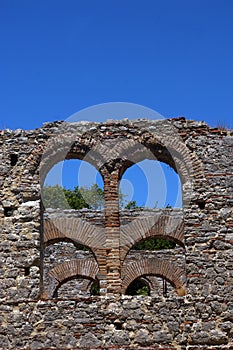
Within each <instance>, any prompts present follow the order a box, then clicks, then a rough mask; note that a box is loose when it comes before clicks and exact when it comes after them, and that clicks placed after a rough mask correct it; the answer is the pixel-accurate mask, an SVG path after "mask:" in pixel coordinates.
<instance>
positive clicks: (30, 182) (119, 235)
mask: <svg viewBox="0 0 233 350" xmlns="http://www.w3.org/2000/svg"><path fill="white" fill-rule="evenodd" d="M61 124H62V123H60V122H55V123H48V124H46V125H44V126H43V127H42V128H40V129H36V130H33V131H28V130H15V131H11V130H3V131H1V141H0V142H1V154H0V157H1V166H0V175H1V177H0V186H1V202H0V205H1V207H0V215H1V242H0V247H1V248H0V249H1V254H0V286H1V288H0V301H1V305H0V323H1V327H0V348H2V349H65V348H67V349H76V348H80V349H82V348H89V349H94V348H102V349H111V348H120V349H127V348H132V349H133V348H136V349H140V348H142V349H146V348H148V349H156V348H164V349H165V348H166V349H201V348H203V349H207V348H208V349H231V348H233V344H232V343H231V342H232V337H233V249H232V248H233V220H232V202H233V200H232V190H233V178H232V174H233V163H232V150H233V137H232V132H231V131H229V130H220V129H211V128H209V127H208V125H206V124H205V123H201V122H194V121H187V120H185V119H184V118H180V119H173V120H170V121H167V122H165V124H164V123H162V122H158V121H145V120H143V121H142V120H135V121H128V120H122V121H109V122H106V123H104V124H98V123H83V122H82V123H80V124H79V125H78V126H77V125H76V126H75V137H74V132H73V130H72V126H70V125H65V132H64V133H63V134H62V135H61V133H60V127H61ZM171 128H175V130H176V134H177V135H179V138H177V137H176V138H174V131H173V132H172V133H170V130H171ZM64 135H65V137H64ZM67 140H68V141H67ZM112 140H113V141H114V144H112V143H111V142H112ZM69 142H71V143H70V145H72V147H71V148H70V150H69V152H68V156H67V152H66V155H65V156H66V158H80V159H83V158H84V157H85V159H87V160H89V161H90V162H92V163H93V162H97V163H98V167H99V168H100V169H101V175H102V176H103V178H104V183H105V191H106V193H105V213H104V214H105V215H104V223H103V227H104V232H102V231H101V230H102V228H101V225H99V226H98V225H97V226H98V227H99V228H98V229H99V231H98V230H97V229H95V230H97V231H98V233H99V236H98V239H97V240H92V242H90V243H88V241H85V242H86V244H87V245H88V244H90V245H92V251H94V252H95V256H96V260H95V261H96V265H95V266H97V268H96V271H95V269H94V270H93V269H92V270H89V272H90V271H92V273H93V274H94V275H93V278H94V277H96V276H97V277H98V279H99V280H100V281H101V286H100V287H101V293H102V296H100V297H87V298H83V297H77V298H72V299H66V300H64V298H63V299H56V298H52V297H51V296H50V295H48V294H49V293H45V291H46V288H45V285H44V284H45V280H44V275H43V268H44V264H45V263H46V261H44V256H43V252H44V249H45V243H46V242H45V241H46V234H47V237H49V235H50V234H51V232H52V231H49V230H47V233H46V220H45V218H42V215H41V212H42V210H41V209H42V206H41V202H40V199H41V178H43V176H44V175H43V174H46V173H47V172H48V171H49V168H50V167H51V165H53V164H55V163H56V162H57V161H59V160H61V159H62V157H63V159H64V150H66V146H67V144H68V146H69ZM109 144H110V145H111V146H112V145H113V146H114V147H115V149H114V148H113V147H109ZM54 145H55V147H54ZM141 145H142V146H143V149H142V148H140V147H141ZM95 147H96V148H95ZM97 148H98V149H99V156H98V157H97V158H96V153H95V155H93V153H92V152H91V151H92V150H93V149H95V150H96V149H97ZM109 149H111V152H110V153H111V154H110V155H109V152H108V150H109ZM113 149H114V152H116V154H117V160H116V161H114V162H112V161H111V159H110V158H111V157H112V154H113V153H114V152H113V151H112V150H113ZM145 149H146V151H145ZM125 150H128V154H127V152H126V151H125ZM147 150H148V153H147ZM151 153H153V155H155V156H156V157H157V159H158V160H161V161H165V162H167V163H168V164H170V165H171V166H172V167H174V168H176V170H177V171H178V173H179V175H180V178H181V181H182V187H183V210H182V224H181V225H180V226H179V227H180V229H179V230H177V231H176V230H173V231H172V233H170V235H171V236H172V238H173V239H174V238H175V239H177V241H181V242H182V244H183V248H182V249H184V262H185V263H184V273H183V272H182V274H181V275H180V277H182V278H181V279H178V280H177V279H176V276H177V275H176V274H177V270H175V271H173V270H171V269H167V268H164V266H165V265H164V264H162V263H161V264H157V262H158V260H156V259H158V258H160V259H162V257H161V254H162V253H161V252H158V253H155V257H153V259H155V260H154V261H153V264H151V265H148V264H147V261H148V259H147V258H146V257H145V259H144V258H143V259H144V260H145V262H144V265H143V266H144V270H142V265H140V264H139V260H140V259H137V258H135V261H134V262H133V263H134V264H135V265H130V263H129V264H128V265H124V262H125V261H126V260H127V259H126V258H127V256H128V253H129V251H130V249H131V248H132V246H133V244H134V243H135V242H136V241H139V240H140V237H142V238H143V237H144V238H145V237H147V236H150V235H156V234H158V233H159V232H160V234H161V235H162V236H165V235H166V232H165V231H166V230H164V231H163V230H162V226H161V225H160V230H158V229H156V228H155V227H156V225H154V226H153V225H152V226H153V227H154V229H153V230H151V227H150V229H149V230H148V220H149V222H151V221H150V220H153V218H154V217H155V216H156V213H151V214H150V219H147V218H146V213H144V215H145V216H144V217H143V216H141V218H140V221H138V222H136V221H134V222H135V224H134V231H133V232H132V230H130V226H127V222H124V224H123V222H122V221H121V219H120V216H119V212H118V203H117V201H118V193H117V185H118V182H119V179H120V176H121V175H122V173H123V171H124V170H125V169H126V168H127V167H128V166H129V165H130V164H132V162H133V161H135V162H137V161H139V160H142V159H143V158H151ZM102 154H104V155H105V157H102V158H101V155H102ZM171 155H172V156H171ZM110 156H111V157H110ZM129 157H130V162H129ZM113 158H114V157H113ZM105 164H107V165H108V166H105ZM39 171H40V173H39ZM78 215H79V216H80V214H78ZM141 215H142V214H141ZM132 216H134V214H133V213H128V214H124V215H123V217H125V218H127V217H128V221H130V220H131V221H132ZM96 217H97V216H95V218H96ZM130 217H131V219H130ZM160 217H162V216H160ZM42 219H43V220H42ZM76 220H77V219H76ZM161 220H162V219H161ZM168 220H170V219H168ZM94 221H98V220H97V219H94ZM126 221H127V220H126ZM161 222H162V221H161ZM169 222H170V221H169ZM95 224H96V222H95ZM86 225H87V224H85V225H84V224H83V226H82V227H81V231H82V235H81V236H82V237H81V238H80V239H83V237H84V236H85V232H86V230H87V226H86ZM181 227H182V229H181ZM161 230H162V231H163V233H161ZM53 232H54V231H53ZM70 232H71V233H70V235H71V236H70V237H69V238H70V239H75V237H76V236H75V237H73V236H72V235H74V233H72V231H70ZM95 232H96V231H95ZM101 232H102V233H101ZM93 233H94V231H93ZM77 234H79V233H77ZM94 234H95V233H94ZM94 234H93V236H92V238H93V237H94ZM55 235H57V233H55ZM96 237H97V236H96ZM101 237H102V238H101ZM106 237H107V238H106ZM60 238H62V237H60ZM99 239H100V241H99ZM101 239H102V240H103V241H101ZM48 240H49V239H48ZM93 241H94V243H95V244H94V243H93ZM51 242H52V240H51ZM101 242H103V243H104V245H101ZM130 242H131V243H130ZM81 243H82V242H81ZM95 248H96V249H95ZM101 249H102V250H101ZM156 254H157V255H158V254H160V256H159V257H158V256H156ZM143 259H141V260H143ZM175 259H176V257H173V258H168V260H169V262H170V263H171V264H172V265H173V266H174V265H175V264H177V262H176V261H175ZM162 260H163V259H162ZM165 260H166V259H165ZM145 264H147V265H145ZM178 265H179V263H178ZM132 266H134V268H132ZM155 266H156V268H155V269H154V267H155ZM54 267H55V266H54ZM51 268H52V267H51ZM79 268H80V266H79ZM84 268H85V269H86V267H83V269H84ZM159 269H160V270H159ZM168 270H169V274H168ZM77 271H80V270H77ZM137 271H138V272H137ZM140 271H142V272H141V274H142V275H146V274H148V273H149V274H152V275H155V276H156V275H161V276H163V277H165V278H167V279H168V280H169V278H170V279H171V280H172V281H171V282H173V283H174V291H173V293H170V294H169V295H168V296H167V297H164V296H163V295H156V294H154V295H152V296H151V297H142V296H138V297H131V296H126V295H124V293H125V288H126V287H127V283H130V281H131V280H133V279H134V278H137V277H139V276H140ZM172 271H173V272H174V273H173V272H172ZM61 273H64V270H63V272H61ZM78 273H79V272H78ZM172 273H173V276H172ZM54 276H57V278H60V277H58V276H59V275H58V274H57V275H56V274H55V273H54ZM124 276H126V277H124ZM63 277H64V276H63ZM63 277H61V278H63ZM89 277H90V276H89ZM184 278H185V281H184ZM125 281H126V282H125ZM180 281H181V282H182V283H181V284H182V285H180ZM175 282H176V283H175ZM124 283H125V284H124ZM180 287H182V288H183V287H185V291H186V295H179V288H180ZM182 290H183V289H182ZM177 292H178V293H177ZM181 294H182V293H181ZM183 294H184V293H183Z"/></svg>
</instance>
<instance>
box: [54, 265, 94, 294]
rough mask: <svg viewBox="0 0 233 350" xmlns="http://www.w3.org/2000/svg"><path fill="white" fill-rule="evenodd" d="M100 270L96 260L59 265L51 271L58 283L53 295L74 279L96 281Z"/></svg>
mask: <svg viewBox="0 0 233 350" xmlns="http://www.w3.org/2000/svg"><path fill="white" fill-rule="evenodd" d="M98 271H99V268H98V265H97V263H96V262H95V261H94V260H89V259H85V260H78V259H75V260H70V261H65V262H64V263H62V264H59V265H57V266H55V267H53V268H52V269H50V271H49V275H50V276H51V277H52V278H53V279H55V281H56V282H57V283H56V284H55V288H54V290H53V292H52V295H54V293H55V292H56V291H57V290H58V289H59V288H60V287H61V285H62V284H64V283H66V282H67V281H69V280H71V279H73V278H79V277H81V278H86V279H89V280H91V281H95V280H96V276H97V274H98Z"/></svg>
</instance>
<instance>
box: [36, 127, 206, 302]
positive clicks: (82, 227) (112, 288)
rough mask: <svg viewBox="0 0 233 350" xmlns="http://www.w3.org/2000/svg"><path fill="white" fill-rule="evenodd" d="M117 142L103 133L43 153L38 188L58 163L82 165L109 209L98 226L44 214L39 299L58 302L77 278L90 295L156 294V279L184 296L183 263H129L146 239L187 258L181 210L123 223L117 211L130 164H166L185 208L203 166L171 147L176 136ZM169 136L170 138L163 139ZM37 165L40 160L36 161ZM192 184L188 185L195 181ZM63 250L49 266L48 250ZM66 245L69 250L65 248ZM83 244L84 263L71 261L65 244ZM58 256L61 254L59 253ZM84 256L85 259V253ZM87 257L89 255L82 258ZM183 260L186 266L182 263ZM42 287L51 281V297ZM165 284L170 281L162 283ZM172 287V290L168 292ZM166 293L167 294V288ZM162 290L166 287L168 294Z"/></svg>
mask: <svg viewBox="0 0 233 350" xmlns="http://www.w3.org/2000/svg"><path fill="white" fill-rule="evenodd" d="M137 131H138V130H137V129H136V128H135V134H136V138H135V134H133V133H132V134H128V135H127V138H126V137H125V136H126V135H125V134H124V133H123V135H119V132H118V133H116V135H115V136H114V134H112V133H110V134H109V131H108V129H107V128H106V130H105V132H104V133H103V132H102V134H101V137H100V135H99V134H98V133H96V134H95V131H94V132H93V133H92V134H91V135H90V133H89V134H88V135H86V134H85V133H84V134H83V135H76V137H75V139H74V136H73V135H69V134H63V135H62V136H59V137H56V138H55V139H52V140H49V143H48V145H47V149H46V151H45V150H43V157H42V159H41V160H40V161H39V163H40V173H41V183H42V186H43V182H44V179H45V177H46V174H47V173H48V171H49V170H50V169H51V168H52V166H54V165H55V164H56V163H57V162H58V161H61V160H64V159H81V160H82V159H85V161H88V162H90V163H91V164H92V165H94V166H95V167H96V169H97V170H98V171H99V172H100V174H101V176H102V178H103V182H104V199H105V207H104V212H103V216H102V219H101V220H100V221H101V222H99V223H96V222H95V220H93V222H91V221H87V220H84V219H83V218H80V217H78V216H77V215H75V213H74V215H73V217H72V218H71V217H70V216H69V217H66V215H65V213H64V215H62V216H59V215H57V216H56V215H53V216H52V217H50V216H49V214H48V213H46V212H43V210H42V211H41V218H42V221H41V222H42V223H43V224H42V225H41V226H42V229H41V240H42V253H41V258H42V259H41V260H42V261H43V263H42V266H41V271H42V273H41V295H42V296H43V297H44V298H51V297H54V296H57V295H59V289H60V288H64V286H65V284H66V283H70V281H73V280H74V279H80V278H81V279H83V280H85V281H86V282H85V283H84V284H82V288H83V286H84V285H85V288H86V291H87V292H91V288H93V286H94V285H96V284H98V286H99V293H100V295H108V294H127V293H128V292H129V291H130V290H131V286H132V285H133V284H134V283H135V281H139V282H140V283H139V284H141V286H147V287H148V288H149V289H150V291H152V290H154V289H156V288H157V287H158V282H156V279H155V276H156V277H158V278H161V279H162V281H163V285H164V283H166V282H169V283H170V285H171V286H172V287H173V288H174V289H175V291H176V293H177V294H178V295H185V293H186V274H185V263H183V264H180V262H178V263H176V261H175V260H174V259H171V260H169V253H167V255H168V258H167V259H163V258H162V257H161V256H160V257H157V256H156V253H155V254H154V256H153V257H152V258H151V257H150V258H146V257H143V258H141V259H138V260H134V259H133V260H130V259H128V255H129V253H132V251H133V247H134V246H135V244H136V243H138V242H140V241H142V240H146V239H148V238H149V237H155V238H156V237H163V238H166V239H169V240H172V241H174V242H175V243H176V244H177V245H178V246H179V247H181V248H182V252H183V257H184V258H185V240H184V218H183V211H182V209H180V210H172V209H169V210H166V209H161V210H156V211H154V212H153V211H151V213H150V214H147V215H144V214H143V211H142V213H141V214H140V215H139V216H138V217H136V218H133V219H132V218H130V217H129V219H128V222H127V223H125V224H122V223H121V220H120V211H119V204H118V203H119V194H118V188H119V182H120V180H121V178H122V176H123V174H124V172H125V171H126V169H127V168H129V167H130V166H131V165H132V164H134V163H137V162H139V161H141V160H142V159H153V157H155V158H156V159H157V160H159V161H162V162H165V163H167V164H169V165H170V166H171V167H172V168H173V169H174V170H175V171H176V172H177V173H178V174H179V176H180V179H181V182H182V187H183V193H182V195H183V206H184V207H185V206H186V203H187V200H188V195H189V193H188V191H186V190H185V189H186V188H189V187H190V183H191V181H192V184H193V188H194V189H195V183H196V182H197V183H198V182H199V181H201V179H202V176H203V174H202V168H201V164H200V163H199V161H198V159H196V158H195V156H194V155H193V154H192V153H190V151H188V149H187V148H186V147H185V145H184V144H183V143H182V142H181V141H179V140H178V141H177V140H174V137H173V136H174V135H171V137H168V136H167V135H162V134H159V135H157V137H155V136H154V135H148V132H145V133H142V132H140V133H139V134H138V135H137ZM165 136H166V138H165ZM34 163H35V164H38V161H35V162H34ZM190 179H191V180H190ZM58 242H59V244H61V245H62V244H63V246H60V247H63V248H64V249H63V248H62V249H63V251H64V256H63V258H62V253H61V254H60V253H59V254H60V255H59V259H57V260H56V259H55V260H54V261H53V263H52V264H51V259H49V254H48V251H49V250H48V248H49V247H50V246H51V245H54V247H56V244H58ZM67 242H68V243H67ZM67 244H71V245H73V247H75V244H81V245H83V246H85V247H87V249H88V250H89V252H88V254H87V255H86V257H84V258H83V257H82V258H80V257H78V256H77V253H72V254H66V253H65V250H66V245H67ZM62 249H61V250H62ZM81 255H82V254H81ZM84 255H85V254H84ZM183 261H185V259H184V260H183ZM45 281H49V283H50V285H51V288H50V289H49V290H46V285H47V283H45ZM164 281H165V282H164ZM166 288H167V287H166ZM166 288H165V289H166ZM163 289H164V287H163Z"/></svg>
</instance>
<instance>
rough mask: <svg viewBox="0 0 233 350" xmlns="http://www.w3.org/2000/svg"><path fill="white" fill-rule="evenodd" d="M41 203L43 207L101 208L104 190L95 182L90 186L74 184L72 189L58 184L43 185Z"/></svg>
mask: <svg viewBox="0 0 233 350" xmlns="http://www.w3.org/2000/svg"><path fill="white" fill-rule="evenodd" d="M43 204H44V207H45V208H54V209H56V208H60V209H69V208H72V209H77V210H78V209H83V208H89V209H102V208H103V205H104V191H103V190H102V189H101V188H100V187H98V185H96V184H94V185H92V186H91V187H90V188H87V187H80V188H79V187H78V186H76V187H74V189H73V190H70V189H65V188H63V187H62V186H60V185H55V186H44V188H43Z"/></svg>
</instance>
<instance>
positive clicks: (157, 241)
mask: <svg viewBox="0 0 233 350" xmlns="http://www.w3.org/2000/svg"><path fill="white" fill-rule="evenodd" d="M175 245H176V244H175V242H173V241H170V240H169V239H166V238H163V237H161V238H155V237H149V238H147V239H145V240H144V241H141V242H139V243H137V244H136V245H135V246H134V249H136V250H161V249H173V248H175Z"/></svg>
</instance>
